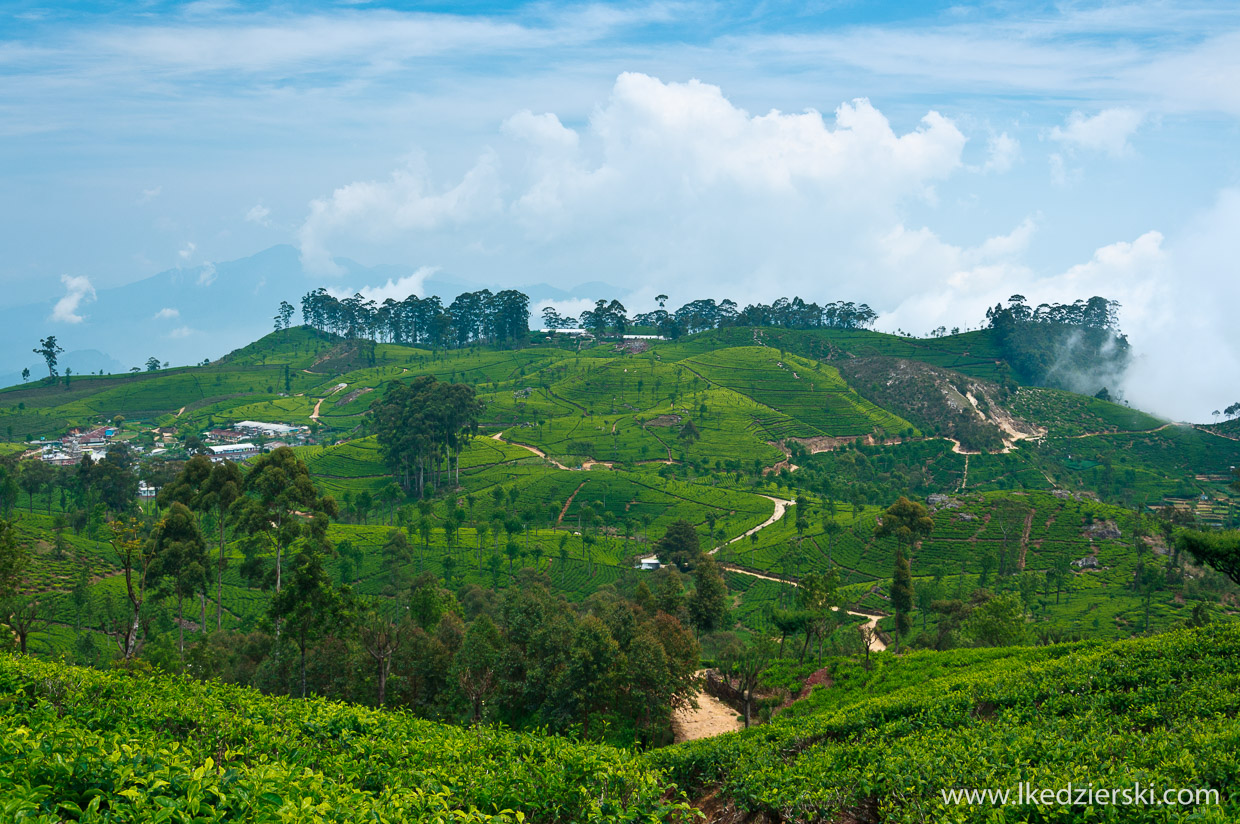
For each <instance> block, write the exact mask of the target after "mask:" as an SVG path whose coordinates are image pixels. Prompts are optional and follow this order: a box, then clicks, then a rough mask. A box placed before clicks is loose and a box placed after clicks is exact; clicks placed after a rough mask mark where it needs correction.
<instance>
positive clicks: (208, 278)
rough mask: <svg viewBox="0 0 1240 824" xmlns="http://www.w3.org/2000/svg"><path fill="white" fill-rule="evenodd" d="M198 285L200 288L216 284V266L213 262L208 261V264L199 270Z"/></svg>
mask: <svg viewBox="0 0 1240 824" xmlns="http://www.w3.org/2000/svg"><path fill="white" fill-rule="evenodd" d="M197 283H198V285H199V286H210V285H211V284H212V283H215V264H214V263H212V262H211V261H207V262H206V263H204V264H202V266H200V267H199V268H198V281H197Z"/></svg>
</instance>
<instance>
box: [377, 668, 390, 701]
mask: <svg viewBox="0 0 1240 824" xmlns="http://www.w3.org/2000/svg"><path fill="white" fill-rule="evenodd" d="M390 661H391V659H390V658H383V659H380V660H379V706H380V707H382V706H383V702H384V700H385V699H386V698H387V679H388V665H389V662H390Z"/></svg>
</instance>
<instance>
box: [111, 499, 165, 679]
mask: <svg viewBox="0 0 1240 824" xmlns="http://www.w3.org/2000/svg"><path fill="white" fill-rule="evenodd" d="M110 543H111V544H112V549H113V551H114V552H115V553H116V557H117V558H118V559H119V560H120V564H121V569H122V570H123V571H124V573H125V595H126V597H128V599H129V606H130V615H129V620H128V621H127V622H126V623H125V624H124V625H123V627H121V628H120V637H119V638H118V641H117V643H118V644H119V645H120V647H121V655H122V656H123V657H124V659H125V660H126V661H128V660H129V659H131V658H132V657H133V653H134V648H135V646H136V645H137V642H138V629H139V621H140V618H141V614H142V607H143V605H144V604H145V603H146V587H147V578H148V576H149V574H150V570H151V566H152V565H153V564H154V562H155V549H156V545H155V543H154V542H153V541H151V540H149V539H148V538H147V537H146V536H144V535H143V528H142V525H141V524H140V523H139V522H138V521H137V519H135V518H126V519H123V520H122V519H118V520H116V521H113V522H112V539H111V541H110Z"/></svg>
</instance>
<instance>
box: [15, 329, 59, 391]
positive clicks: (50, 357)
mask: <svg viewBox="0 0 1240 824" xmlns="http://www.w3.org/2000/svg"><path fill="white" fill-rule="evenodd" d="M64 351H65V350H64V348H63V347H61V346H60V345H59V344H58V343H56V336H55V335H48V336H47V337H46V338H41V339H40V340H39V348H38V349H35V350H34V353H35V354H36V355H42V356H43V360H44V361H45V362H46V363H47V376H48V378H50V379H52V380H55V379H56V376H57V375H58V374H59V373H58V372H57V371H56V361H57V355H59V354H61V353H62V352H64ZM28 374H29V372H28V371H27V372H23V373H22V377H23V379H24V378H25V377H26V375H28Z"/></svg>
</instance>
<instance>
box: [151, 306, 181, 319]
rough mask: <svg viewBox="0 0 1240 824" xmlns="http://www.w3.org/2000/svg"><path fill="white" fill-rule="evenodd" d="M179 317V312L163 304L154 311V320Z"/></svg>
mask: <svg viewBox="0 0 1240 824" xmlns="http://www.w3.org/2000/svg"><path fill="white" fill-rule="evenodd" d="M179 317H181V312H180V310H178V309H174V308H173V307H171V306H165V307H164V308H163V309H160V310H159V311H158V312H156V313H155V320H175V319H176V318H179Z"/></svg>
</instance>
